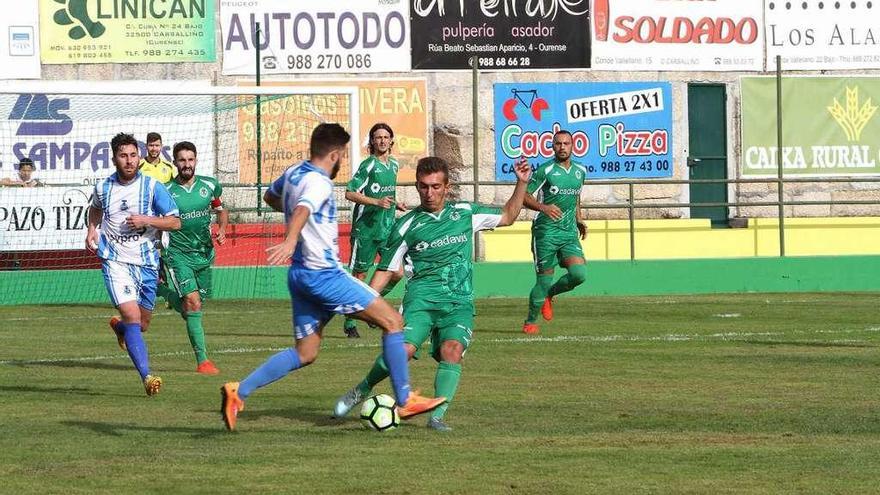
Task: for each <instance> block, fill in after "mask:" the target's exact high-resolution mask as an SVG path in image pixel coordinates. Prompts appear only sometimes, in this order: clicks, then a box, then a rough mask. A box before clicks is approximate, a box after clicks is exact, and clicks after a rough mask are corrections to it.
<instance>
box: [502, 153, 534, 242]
mask: <svg viewBox="0 0 880 495" xmlns="http://www.w3.org/2000/svg"><path fill="white" fill-rule="evenodd" d="M513 171H514V173H515V174H516V187H514V188H513V194H512V195H511V196H510V199H508V200H507V203H505V205H504V208H503V209H502V213H501V221H499V222H498V226H499V227H505V226H507V225H511V224H512V223H513V222H515V221H516V218H517V217H518V216H519V213H520V212H521V211H522V207H523V201H524V200H525V198H526V196H529V197H531V195H527V194H526V186H527V185H528V184H529V177H530V176H531V174H532V167H531V166H530V165H529V162H528V160H526V159H525V157H520V159H519V160H517V162H516V164H515V165H514V166H513Z"/></svg>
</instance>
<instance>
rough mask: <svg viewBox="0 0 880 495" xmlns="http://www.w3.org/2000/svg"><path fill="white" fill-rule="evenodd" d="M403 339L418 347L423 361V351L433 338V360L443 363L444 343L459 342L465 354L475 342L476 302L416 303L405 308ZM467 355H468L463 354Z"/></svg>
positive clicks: (416, 355) (417, 355) (415, 356)
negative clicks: (428, 341)
mask: <svg viewBox="0 0 880 495" xmlns="http://www.w3.org/2000/svg"><path fill="white" fill-rule="evenodd" d="M403 321H404V322H405V323H404V327H403V338H404V341H405V342H406V343H407V344H410V345H412V346H413V347H415V348H416V353H415V355H414V356H413V357H414V358H416V359H418V358H419V354H420V352H419V348H420V347H421V346H422V344H424V343H425V341H427V340H428V338H429V337H430V339H431V357H433V358H434V360H435V361H437V362H438V363H439V362H440V361H441V357H440V347H441V346H442V345H443V342H444V341H447V340H455V341H458V342H460V343H461V345H463V346H464V350H465V352H467V349H468V347H470V344H471V340H472V339H473V328H474V303H473V302H470V301H469V302H465V303H428V302H422V301H416V302H413V303H410V304H404V306H403ZM462 355H464V352H463V353H462Z"/></svg>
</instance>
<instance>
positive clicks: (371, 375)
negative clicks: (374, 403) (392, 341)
mask: <svg viewBox="0 0 880 495" xmlns="http://www.w3.org/2000/svg"><path fill="white" fill-rule="evenodd" d="M386 378H388V366H387V365H386V364H385V358H384V357H382V355H381V354H379V356H377V357H376V362H374V363H373V367H372V368H370V371H368V372H367V376H366V377H364V381H362V382H361V383H359V384H358V389H359V390H360V391H361V393H362V394H364V395H367V394H369V393H370V390H373V387H375V386H376V385H378V384H379V382H381V381H382V380H384V379H386Z"/></svg>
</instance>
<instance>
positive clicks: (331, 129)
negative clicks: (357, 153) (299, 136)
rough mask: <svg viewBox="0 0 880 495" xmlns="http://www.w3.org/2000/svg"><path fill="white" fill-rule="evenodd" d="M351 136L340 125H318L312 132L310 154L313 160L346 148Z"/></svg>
mask: <svg viewBox="0 0 880 495" xmlns="http://www.w3.org/2000/svg"><path fill="white" fill-rule="evenodd" d="M349 140H351V135H350V134H349V133H348V131H346V130H345V129H343V128H342V126H341V125H339V124H318V126H317V127H315V129H314V130H313V131H312V137H311V140H310V141H309V153H310V154H311V157H312V158H319V157H323V156H327V155H329V154H330V153H331V152H333V151H334V150H335V149H337V148H344V147H345V145H347V144H348V141H349Z"/></svg>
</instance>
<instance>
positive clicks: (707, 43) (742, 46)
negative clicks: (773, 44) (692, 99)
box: [592, 0, 764, 71]
mask: <svg viewBox="0 0 880 495" xmlns="http://www.w3.org/2000/svg"><path fill="white" fill-rule="evenodd" d="M763 22H764V21H763V0H714V1H711V2H690V1H688V2H683V1H673V2H670V1H668V0H593V31H592V34H593V45H592V50H593V68H594V69H601V70H625V71H630V70H651V71H662V70H674V71H747V70H754V71H760V70H763V68H764V34H763V33H764V24H763Z"/></svg>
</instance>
